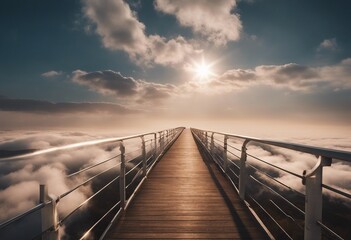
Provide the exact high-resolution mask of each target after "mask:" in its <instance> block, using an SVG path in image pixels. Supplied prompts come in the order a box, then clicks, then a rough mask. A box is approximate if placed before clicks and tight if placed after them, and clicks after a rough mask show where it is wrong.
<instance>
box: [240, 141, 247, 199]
mask: <svg viewBox="0 0 351 240" xmlns="http://www.w3.org/2000/svg"><path fill="white" fill-rule="evenodd" d="M248 143H249V140H245V141H244V143H243V145H242V147H241V157H240V174H239V196H240V198H241V199H242V200H245V193H246V181H247V169H246V159H247V154H246V145H247V144H248Z"/></svg>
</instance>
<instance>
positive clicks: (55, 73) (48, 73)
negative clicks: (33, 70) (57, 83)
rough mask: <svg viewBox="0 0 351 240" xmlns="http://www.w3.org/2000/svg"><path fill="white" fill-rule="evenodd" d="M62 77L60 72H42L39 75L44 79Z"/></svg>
mask: <svg viewBox="0 0 351 240" xmlns="http://www.w3.org/2000/svg"><path fill="white" fill-rule="evenodd" d="M60 75H62V72H61V71H54V70H52V71H48V72H44V73H42V74H41V76H42V77H45V78H52V77H57V76H60Z"/></svg>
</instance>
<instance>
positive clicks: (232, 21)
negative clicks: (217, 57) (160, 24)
mask: <svg viewBox="0 0 351 240" xmlns="http://www.w3.org/2000/svg"><path fill="white" fill-rule="evenodd" d="M155 7H156V9H157V10H159V11H161V12H164V13H167V14H171V15H174V16H175V17H176V18H177V20H178V21H179V23H180V24H181V25H183V26H186V27H191V28H192V30H193V31H194V32H196V33H199V34H201V35H203V36H205V37H206V38H207V39H208V40H209V41H211V42H214V43H215V44H217V45H225V44H226V43H227V42H228V41H236V40H238V39H239V37H240V31H241V29H242V24H241V21H240V19H239V16H238V15H237V14H234V13H233V10H234V9H235V7H236V1H235V0H216V1H213V0H192V1H188V0H177V1H172V0H156V1H155Z"/></svg>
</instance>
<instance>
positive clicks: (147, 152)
mask: <svg viewBox="0 0 351 240" xmlns="http://www.w3.org/2000/svg"><path fill="white" fill-rule="evenodd" d="M183 129H184V127H178V128H173V129H166V130H162V131H158V132H147V133H143V134H137V135H132V136H126V137H118V138H108V139H100V140H93V141H87V142H82V143H74V144H69V145H66V146H61V147H55V148H50V149H45V150H39V151H36V152H33V153H30V154H24V155H20V156H15V157H9V158H1V159H0V163H5V162H9V161H16V160H24V159H26V158H28V157H33V156H37V155H42V154H47V153H51V152H55V151H61V150H69V149H74V148H79V147H85V146H94V145H100V144H103V143H113V144H118V145H119V147H120V154H115V155H114V156H112V157H110V158H108V159H105V160H102V161H100V162H98V163H95V164H92V165H90V166H87V167H85V168H83V169H80V170H78V171H76V172H74V173H71V174H69V175H67V176H66V177H67V178H69V177H72V176H75V175H78V174H81V173H83V172H85V171H88V170H90V169H92V168H95V167H97V166H102V165H103V164H104V163H107V162H109V161H112V160H115V159H117V158H120V161H119V162H117V163H114V164H113V165H112V166H111V165H109V166H107V168H105V169H104V170H101V171H100V172H99V173H96V174H95V175H93V176H91V177H89V178H88V179H86V180H84V181H82V182H81V183H79V184H77V185H76V186H75V187H73V188H72V189H70V190H68V191H67V192H65V193H62V194H60V195H59V197H54V198H51V197H49V194H48V192H47V187H46V186H44V185H41V187H40V194H41V195H40V199H41V200H40V201H41V203H39V204H38V205H37V206H35V207H33V208H32V209H30V210H28V211H26V212H25V213H22V214H19V215H18V216H15V217H13V218H11V219H10V220H7V221H5V222H3V223H0V235H1V231H3V230H6V228H7V227H8V226H10V225H12V224H16V222H18V221H21V220H22V219H24V218H25V217H27V216H28V215H30V214H33V213H35V212H37V211H40V212H41V214H40V216H41V223H42V232H41V233H39V234H37V235H36V236H38V237H39V236H42V237H43V238H45V239H46V238H47V237H48V236H50V239H51V237H52V236H55V237H53V238H55V239H56V237H57V236H58V231H59V229H60V227H61V225H62V224H63V223H64V222H66V219H68V218H70V216H71V215H73V214H74V213H75V212H76V211H77V210H79V209H81V207H82V206H83V205H86V203H87V202H89V201H90V200H91V199H92V198H94V197H95V196H97V195H98V194H100V193H101V192H102V191H104V190H105V189H107V187H108V186H110V185H111V184H112V183H113V182H115V181H117V180H118V181H119V182H120V184H119V185H120V194H122V195H120V200H119V201H118V202H117V203H116V204H115V205H114V206H113V207H112V208H110V209H109V210H108V211H107V212H106V213H105V214H104V215H103V216H102V217H101V218H100V219H99V220H98V221H97V222H95V223H94V224H93V225H92V226H91V227H90V228H89V230H88V231H87V232H86V233H85V234H83V236H82V237H81V239H83V238H85V237H86V236H87V235H88V232H90V231H91V230H92V229H93V228H95V226H96V225H97V224H98V223H99V222H100V221H102V219H104V218H106V216H107V215H109V214H110V213H111V211H112V210H113V209H115V208H116V207H117V206H118V205H119V206H120V207H119V208H120V209H119V210H118V212H117V214H116V215H115V216H114V217H113V219H112V221H114V220H115V219H117V218H118V216H119V215H120V213H122V212H123V211H125V209H126V208H127V207H128V205H129V203H130V202H131V200H132V199H133V197H134V195H135V192H136V191H137V190H138V189H139V188H140V185H141V184H142V183H143V181H144V180H145V178H146V177H147V175H148V173H149V172H150V171H151V169H152V168H153V166H154V165H155V163H156V162H157V161H158V160H159V159H160V158H161V157H162V156H163V154H164V152H165V151H166V150H167V149H168V148H169V147H170V145H171V144H172V143H173V142H174V141H175V140H176V139H177V137H178V136H179V135H180V134H181V132H182V131H183ZM147 136H150V137H151V138H149V137H147ZM144 137H146V139H145V138H144ZM130 139H138V140H140V141H141V143H142V144H141V151H140V149H138V150H132V151H129V152H126V151H125V149H126V148H129V147H132V149H134V148H135V145H131V146H129V145H127V146H125V143H124V141H126V140H130ZM118 145H117V146H118ZM138 151H139V152H140V153H139V154H138V155H137V156H136V155H135V154H136V153H137V152H138ZM131 153H133V154H132V155H131ZM129 155H131V156H130V157H132V158H131V159H129V158H128V159H126V156H129ZM133 156H134V157H133ZM126 163H128V164H130V163H131V164H134V166H133V167H131V168H130V169H129V167H128V170H127V169H126ZM116 167H119V168H120V170H119V173H118V172H117V173H116V175H115V177H114V178H113V179H112V180H111V181H109V182H108V183H107V184H105V185H104V186H102V187H101V188H100V189H97V190H96V191H95V192H94V193H93V194H92V195H91V196H90V197H88V198H87V199H86V200H84V201H83V202H82V203H81V204H79V205H78V207H76V208H75V209H74V210H73V211H71V212H69V213H68V214H67V215H66V216H65V217H63V218H61V219H59V215H58V214H57V203H59V202H60V201H61V200H62V199H63V198H64V197H66V196H68V195H69V194H71V193H72V192H73V191H75V190H77V189H78V188H80V187H81V186H83V185H85V184H87V183H89V182H92V181H93V180H94V179H95V178H97V177H100V176H102V175H103V174H105V173H107V172H109V171H112V169H114V168H116ZM138 169H139V170H138ZM126 170H127V171H126ZM132 171H137V174H135V175H134V177H133V179H132V180H131V182H130V183H128V185H126V184H125V181H126V176H127V175H128V174H129V173H131V172H132ZM141 171H142V172H143V174H140V172H141ZM88 176H89V175H88ZM122 183H123V185H121V184H122ZM132 185H137V186H132ZM130 186H131V187H133V188H132V190H133V192H132V194H131V195H130V196H126V194H125V190H126V188H127V187H130ZM121 187H123V188H124V189H121ZM126 197H128V198H127V199H126ZM47 208H49V209H51V210H48V209H47ZM65 224H66V223H65ZM110 225H111V223H110V224H109V226H110ZM109 226H108V228H109ZM108 228H107V229H106V230H105V231H104V233H103V235H104V234H106V232H107V231H108Z"/></svg>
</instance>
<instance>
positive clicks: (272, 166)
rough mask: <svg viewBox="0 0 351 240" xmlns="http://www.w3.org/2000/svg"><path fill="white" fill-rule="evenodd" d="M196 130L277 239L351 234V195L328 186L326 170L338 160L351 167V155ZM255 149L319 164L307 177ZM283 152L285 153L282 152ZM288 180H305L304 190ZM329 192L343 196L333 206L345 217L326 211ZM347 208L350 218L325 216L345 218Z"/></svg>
mask: <svg viewBox="0 0 351 240" xmlns="http://www.w3.org/2000/svg"><path fill="white" fill-rule="evenodd" d="M191 130H192V133H193V135H194V137H195V139H196V141H197V143H198V144H199V146H200V147H201V149H202V150H203V152H205V153H206V154H207V155H208V156H210V158H211V159H212V160H214V161H215V163H216V164H217V165H218V166H219V167H220V169H221V170H222V171H223V173H224V174H225V175H226V177H227V178H228V179H229V180H230V181H231V183H232V184H233V186H234V187H235V189H236V190H237V192H238V193H239V196H240V198H241V199H242V200H243V201H244V202H245V203H246V204H247V205H248V206H249V209H250V210H251V212H252V213H253V215H254V216H255V217H256V218H257V220H258V221H259V222H260V223H261V225H262V226H263V227H264V228H265V229H266V230H268V231H267V232H268V233H269V234H271V237H274V238H277V239H301V238H304V239H321V238H322V236H323V237H326V238H331V239H344V238H347V237H348V236H350V235H349V234H350V233H351V232H350V230H349V227H348V224H349V223H350V219H349V218H350V214H349V211H350V207H351V200H350V199H351V194H350V192H347V191H344V190H343V189H341V188H338V187H334V186H333V187H332V186H330V185H327V184H325V183H324V182H323V168H324V167H326V166H331V165H332V163H333V162H338V163H340V161H341V162H342V163H345V164H350V163H351V152H346V151H339V150H332V149H326V148H319V147H312V146H307V145H300V144H292V143H286V142H279V141H271V140H264V139H258V138H252V137H246V136H240V135H233V134H228V133H221V132H213V131H207V130H201V129H195V128H192V129H191ZM250 146H251V147H252V146H256V153H259V151H257V147H258V146H259V147H261V148H262V149H266V150H267V149H268V152H269V151H271V152H270V154H269V155H274V154H272V153H273V152H274V151H273V149H271V148H279V149H283V150H284V151H291V150H293V151H297V152H300V153H303V154H308V155H313V156H315V157H316V161H315V164H314V166H312V167H311V168H310V169H301V173H297V172H296V171H293V170H290V169H289V168H286V167H284V166H283V165H281V164H276V163H274V161H270V160H267V159H265V156H264V155H265V154H261V155H263V156H257V155H255V154H254V153H253V152H255V151H254V150H252V152H250ZM262 149H261V150H262ZM261 153H262V151H261ZM280 154H282V155H284V153H281V152H280ZM266 155H267V154H266ZM299 157H305V155H299ZM289 161H304V159H294V160H292V159H289ZM287 164H289V162H288V163H287ZM282 176H284V177H285V178H286V179H289V178H297V179H300V183H302V184H301V186H302V188H301V189H302V190H301V189H295V188H293V187H291V186H289V185H288V184H287V183H286V182H283V181H282V180H281V178H282ZM295 182H296V181H295ZM349 187H350V186H349ZM326 191H330V192H331V193H332V194H334V195H335V196H337V201H334V203H333V204H334V206H336V207H337V208H340V209H339V210H338V211H339V213H333V212H334V211H333V209H327V208H325V207H324V208H323V204H322V203H323V199H324V200H326V197H325V194H324V193H325V192H326ZM323 195H324V196H323ZM331 202H333V201H331ZM343 206H346V207H345V209H346V211H347V212H348V214H345V216H346V218H345V219H342V220H340V216H332V215H330V216H323V217H322V211H323V209H324V211H327V210H328V214H329V213H331V214H336V215H337V214H338V215H340V212H341V215H342V209H343ZM333 221H334V222H333ZM331 225H332V226H331ZM338 225H341V226H338ZM335 229H337V230H340V229H342V230H345V229H346V231H348V232H346V233H345V232H343V233H339V232H337V231H336V230H335ZM347 229H348V230H347Z"/></svg>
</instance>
